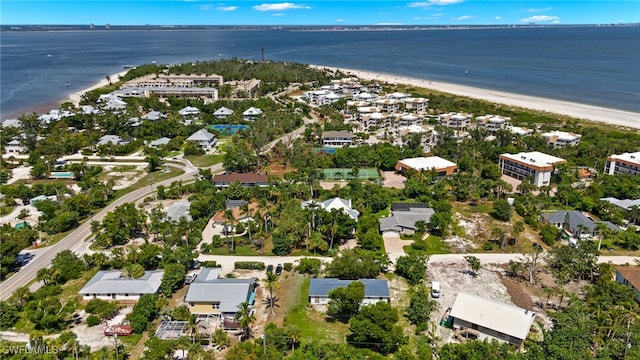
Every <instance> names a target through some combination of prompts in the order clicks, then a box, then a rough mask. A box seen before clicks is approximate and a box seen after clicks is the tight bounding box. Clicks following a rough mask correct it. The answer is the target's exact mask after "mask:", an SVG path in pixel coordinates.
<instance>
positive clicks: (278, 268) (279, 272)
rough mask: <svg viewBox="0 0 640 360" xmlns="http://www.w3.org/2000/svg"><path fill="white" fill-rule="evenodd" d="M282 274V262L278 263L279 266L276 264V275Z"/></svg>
mask: <svg viewBox="0 0 640 360" xmlns="http://www.w3.org/2000/svg"><path fill="white" fill-rule="evenodd" d="M280 274H282V264H278V266H276V275H280Z"/></svg>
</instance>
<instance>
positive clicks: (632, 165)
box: [604, 151, 640, 175]
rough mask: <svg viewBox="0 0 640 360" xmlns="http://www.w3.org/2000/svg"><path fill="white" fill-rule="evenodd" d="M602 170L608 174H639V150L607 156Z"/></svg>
mask: <svg viewBox="0 0 640 360" xmlns="http://www.w3.org/2000/svg"><path fill="white" fill-rule="evenodd" d="M604 172H605V173H607V174H609V175H640V151H638V152H634V153H623V154H620V155H615V154H614V155H611V156H609V157H608V158H607V162H606V163H605V165H604Z"/></svg>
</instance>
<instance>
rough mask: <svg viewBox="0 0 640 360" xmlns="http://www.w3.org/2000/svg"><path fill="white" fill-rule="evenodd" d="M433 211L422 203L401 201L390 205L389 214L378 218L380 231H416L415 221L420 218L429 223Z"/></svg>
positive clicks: (408, 232)
mask: <svg viewBox="0 0 640 360" xmlns="http://www.w3.org/2000/svg"><path fill="white" fill-rule="evenodd" d="M434 213H435V211H434V210H433V209H432V208H430V207H428V205H427V204H423V203H401V204H392V205H391V215H390V216H389V217H386V218H380V231H381V232H385V231H394V232H399V233H403V234H412V233H414V232H415V231H416V223H417V222H418V221H420V220H422V221H424V222H425V223H427V224H429V220H430V219H431V215H433V214H434Z"/></svg>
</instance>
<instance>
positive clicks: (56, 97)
mask: <svg viewBox="0 0 640 360" xmlns="http://www.w3.org/2000/svg"><path fill="white" fill-rule="evenodd" d="M0 35H1V36H0V84H1V85H0V86H1V93H0V98H1V99H0V100H1V101H0V118H2V119H5V118H8V117H11V116H15V115H16V114H19V113H22V112H26V111H29V110H32V109H36V108H41V107H42V106H43V105H49V104H54V103H56V102H58V101H60V100H62V99H64V98H65V97H66V96H67V95H68V94H70V93H72V92H75V91H78V90H81V89H83V88H86V87H88V86H90V85H92V84H94V83H95V82H97V81H99V80H101V79H103V78H105V76H106V75H109V74H113V73H116V72H119V71H122V70H123V66H124V65H137V64H143V63H150V62H153V61H155V62H157V63H160V64H175V63H182V62H193V61H203V60H213V59H221V58H231V57H238V58H247V59H256V60H259V59H260V58H261V49H264V56H265V59H267V60H283V61H293V62H301V63H307V64H319V65H325V66H336V67H344V68H352V69H360V70H368V71H376V72H383V73H389V74H397V75H401V76H410V77H416V78H422V79H426V80H433V81H443V82H450V83H457V84H462V85H469V86H475V87H479V88H486V89H494V90H500V91H507V92H513V93H520V94H524V95H531V96H539V97H546V98H554V99H559V100H566V101H572V102H579V103H584V104H590V105H595V106H602V107H608V108H615V109H621V110H629V111H634V112H640V61H638V59H640V27H639V26H633V27H535V28H499V29H498V28H494V29H457V30H411V31H289V30H167V31H144V30H139V31H124V30H119V31H114V30H111V31H109V30H107V31H105V30H99V31H95V30H94V31H89V30H87V31H64V32H61V31H52V32H3V33H2V34H0ZM65 84H68V85H67V86H65Z"/></svg>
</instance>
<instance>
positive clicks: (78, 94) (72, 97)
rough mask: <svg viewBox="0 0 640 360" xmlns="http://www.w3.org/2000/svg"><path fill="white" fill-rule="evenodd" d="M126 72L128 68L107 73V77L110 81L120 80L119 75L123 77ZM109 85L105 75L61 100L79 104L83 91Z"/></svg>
mask: <svg viewBox="0 0 640 360" xmlns="http://www.w3.org/2000/svg"><path fill="white" fill-rule="evenodd" d="M127 72H129V70H124V71H120V72H117V73H115V74H111V75H107V76H109V78H111V82H112V83H115V82H118V81H119V80H120V78H121V77H123V76H124V75H126V74H127ZM107 85H109V81H107V79H106V76H105V78H103V79H101V80H100V81H98V82H96V83H95V84H93V85H91V86H89V87H86V88H84V89H82V90H78V91H76V92H73V93H71V94H69V95H68V96H67V97H66V99H64V100H63V102H64V101H71V102H72V103H73V104H74V105H75V106H78V105H79V104H80V100H82V95H84V94H85V93H87V92H89V91H91V90H95V89H99V88H101V87H104V86H107Z"/></svg>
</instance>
